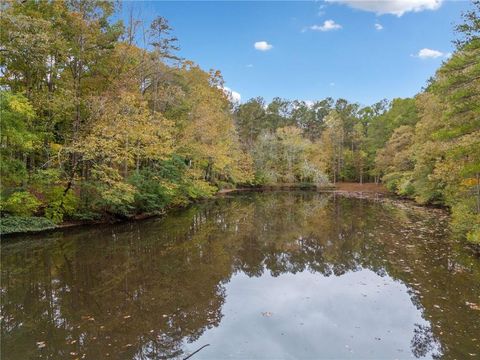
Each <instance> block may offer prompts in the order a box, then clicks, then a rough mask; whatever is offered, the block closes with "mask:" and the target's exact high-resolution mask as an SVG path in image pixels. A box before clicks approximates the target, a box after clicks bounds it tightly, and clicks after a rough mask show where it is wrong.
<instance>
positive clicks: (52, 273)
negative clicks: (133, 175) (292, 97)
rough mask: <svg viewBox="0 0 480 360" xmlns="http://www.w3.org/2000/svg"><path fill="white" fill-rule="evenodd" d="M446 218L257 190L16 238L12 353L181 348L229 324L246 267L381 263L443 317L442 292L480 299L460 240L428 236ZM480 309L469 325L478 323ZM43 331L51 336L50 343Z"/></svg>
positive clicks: (420, 336) (8, 325)
mask: <svg viewBox="0 0 480 360" xmlns="http://www.w3.org/2000/svg"><path fill="white" fill-rule="evenodd" d="M435 220H436V219H435V218H434V217H433V218H430V217H428V216H427V215H426V214H418V213H416V212H408V211H406V210H398V209H396V208H390V207H388V206H387V205H382V204H379V203H372V202H369V201H367V200H359V199H346V198H343V197H333V196H332V195H321V194H315V193H308V192H303V193H276V194H244V195H241V196H238V197H235V198H233V199H230V198H225V199H219V200H217V201H215V202H210V203H205V204H199V205H197V206H193V207H191V208H189V209H188V210H183V211H181V212H178V213H175V214H172V215H171V216H168V217H167V218H165V219H161V220H149V221H145V222H138V223H128V224H122V225H115V226H104V227H97V228H91V229H84V230H80V231H78V230H77V231H74V232H67V233H65V234H64V235H61V234H59V233H56V234H53V235H50V236H48V238H47V239H46V240H44V241H41V242H38V238H36V240H34V241H31V242H28V243H27V242H23V243H16V244H9V245H8V246H6V247H5V248H4V249H3V251H2V294H1V297H2V315H3V319H2V340H1V341H2V354H1V355H2V358H4V359H8V357H7V354H15V355H14V356H15V357H16V358H22V359H23V358H25V359H28V358H37V357H38V355H39V354H42V355H43V357H49V358H64V357H67V356H70V355H69V354H70V353H76V354H79V357H81V356H82V355H83V354H86V357H87V358H91V359H98V358H105V357H106V356H107V355H106V354H109V355H108V356H109V357H110V358H112V359H131V358H138V359H152V358H172V357H180V356H181V355H182V353H183V351H182V347H183V344H184V342H186V341H187V342H188V341H195V340H196V339H198V338H199V337H200V336H201V335H202V333H203V332H204V331H205V329H208V328H211V327H215V326H218V324H219V323H220V321H221V318H222V313H221V308H222V305H223V303H224V301H225V290H224V287H223V284H225V283H226V282H228V281H229V279H230V277H231V276H232V274H234V273H236V272H244V273H246V274H247V275H249V276H257V277H258V276H261V275H262V274H263V273H264V272H265V271H268V272H270V274H272V275H273V276H278V275H280V274H283V273H297V272H300V271H305V270H306V271H312V272H318V273H321V274H323V275H324V276H334V275H335V276H340V275H342V274H345V273H347V272H349V271H357V270H360V269H362V268H368V269H371V270H373V271H375V272H376V273H377V274H379V275H380V276H384V275H385V274H387V273H388V274H389V275H390V276H392V277H394V278H396V279H400V280H401V281H403V282H405V283H406V284H411V285H410V291H411V294H412V301H413V302H414V303H415V304H416V306H417V307H418V308H419V309H423V308H425V313H426V315H428V317H430V318H432V319H434V318H435V317H438V316H439V315H440V314H439V313H438V312H436V311H435V309H436V308H435V307H434V306H433V304H434V303H435V302H437V301H438V298H439V297H447V296H448V294H458V290H455V289H458V288H462V289H467V290H466V291H467V292H468V291H470V293H465V294H463V296H465V298H471V297H472V296H474V294H475V291H478V290H480V289H479V288H478V286H477V287H475V286H472V284H474V283H475V282H474V281H473V280H472V279H473V278H472V277H476V278H477V279H478V275H479V274H480V269H479V268H473V269H472V271H471V274H472V275H471V276H470V277H468V276H466V275H465V274H463V275H462V276H457V274H456V273H454V272H452V271H447V270H445V269H447V268H448V267H446V266H445V267H443V266H444V265H445V264H443V263H442V262H448V261H452V257H453V255H450V254H452V251H451V249H449V247H448V246H449V245H446V244H447V243H443V242H438V241H437V243H436V244H435V249H437V251H438V254H437V255H438V256H437V255H435V254H432V251H431V249H432V246H431V245H429V244H428V242H427V241H425V240H424V238H422V236H423V235H425V232H427V233H428V235H429V236H430V237H431V236H435V239H437V240H438V239H439V238H440V235H438V234H436V233H435V232H433V233H432V232H431V231H434V230H435V228H434V226H433V225H432V224H434V221H435ZM421 229H425V230H421ZM440 255H441V256H440ZM446 258H447V260H445V259H446ZM467 284H468V286H467ZM440 291H441V292H443V293H440ZM455 291H456V292H455ZM451 298H456V299H458V296H456V297H454V296H452V297H451ZM459 301H465V300H464V299H463V298H461V299H459ZM442 306H443V307H444V308H445V310H449V311H448V312H447V311H445V312H444V313H442V314H441V316H442V317H443V318H442V322H441V324H442V326H444V327H446V326H451V327H452V328H455V327H456V328H457V329H458V327H459V325H458V324H455V320H456V317H457V314H458V311H461V310H458V309H459V306H458V304H453V303H452V304H451V305H450V307H449V305H448V304H442ZM446 314H449V316H448V317H447V318H446V317H445V316H446ZM475 319H478V316H477V317H476V318H475V314H474V316H473V317H472V318H471V319H462V321H463V323H462V325H463V326H465V325H466V324H468V326H469V328H470V329H475V328H476V327H475V326H477V328H478V324H477V325H475ZM432 321H435V320H432ZM433 329H434V331H436V329H437V328H436V327H434V328H433ZM427 335H428V336H427ZM437 337H438V336H435V335H434V333H433V332H432V331H431V330H428V331H426V330H425V329H422V328H416V331H415V333H414V338H413V340H412V351H413V353H414V354H415V355H416V356H417V354H423V353H425V354H428V353H429V352H432V351H433V350H438V352H440V350H439V345H438V343H435V338H437ZM36 341H45V342H46V344H47V346H46V347H45V348H44V349H38V348H37V346H36ZM461 341H463V343H462V344H464V345H465V346H464V348H465V347H466V346H468V344H467V343H465V338H463V340H462V336H461V331H460V332H458V333H455V332H445V333H444V334H443V335H442V350H445V351H454V349H455V346H454V345H455V344H456V343H457V342H461ZM432 344H433V345H432ZM450 345H452V346H450ZM432 346H433V347H432ZM472 352H473V351H472ZM452 354H454V355H455V354H456V356H457V357H461V356H459V355H458V353H454V352H452ZM422 356H423V355H422Z"/></svg>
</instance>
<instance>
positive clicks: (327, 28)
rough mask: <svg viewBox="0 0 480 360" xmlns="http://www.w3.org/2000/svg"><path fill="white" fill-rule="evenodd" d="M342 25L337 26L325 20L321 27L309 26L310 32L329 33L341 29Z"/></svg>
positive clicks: (333, 22) (331, 21)
mask: <svg viewBox="0 0 480 360" xmlns="http://www.w3.org/2000/svg"><path fill="white" fill-rule="evenodd" d="M341 28H342V25H340V24H337V23H336V22H335V21H333V20H325V21H324V22H323V25H312V26H310V30H315V31H331V30H338V29H341Z"/></svg>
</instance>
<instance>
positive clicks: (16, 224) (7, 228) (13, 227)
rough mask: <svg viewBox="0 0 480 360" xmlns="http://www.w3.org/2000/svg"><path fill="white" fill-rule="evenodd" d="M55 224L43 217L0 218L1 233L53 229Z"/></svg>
mask: <svg viewBox="0 0 480 360" xmlns="http://www.w3.org/2000/svg"><path fill="white" fill-rule="evenodd" d="M55 227H56V226H55V224H54V223H53V222H52V221H50V220H49V219H46V218H43V217H25V216H24V217H22V216H6V217H2V218H1V219H0V233H1V234H2V235H6V234H13V233H21V232H34V231H41V230H49V229H55Z"/></svg>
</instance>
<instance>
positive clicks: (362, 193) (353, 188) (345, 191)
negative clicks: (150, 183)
mask: <svg viewBox="0 0 480 360" xmlns="http://www.w3.org/2000/svg"><path fill="white" fill-rule="evenodd" d="M275 191H314V192H319V193H331V194H338V195H340V196H346V197H353V198H358V199H370V200H376V201H378V200H386V199H390V200H392V201H395V202H396V203H399V202H400V203H403V204H405V202H407V203H409V205H410V206H415V207H418V208H431V209H439V208H438V207H432V206H428V205H419V204H416V203H415V202H414V201H413V200H411V199H403V198H399V197H398V196H396V195H395V194H394V193H391V192H389V191H388V190H387V189H386V188H385V187H384V186H383V185H381V184H374V183H365V184H359V183H337V184H335V185H332V186H316V185H311V184H278V185H264V186H257V187H241V188H236V189H222V190H219V191H218V192H217V193H216V194H215V195H213V196H212V197H211V198H207V199H201V200H198V201H195V202H191V203H189V204H187V205H184V206H173V207H170V208H166V209H165V210H164V211H162V212H161V213H150V214H149V213H143V214H137V215H133V216H131V217H126V218H110V219H101V220H92V221H78V222H75V221H65V222H63V223H61V224H58V225H56V226H55V227H54V228H46V229H39V230H32V231H18V232H11V233H8V234H1V241H4V240H10V239H14V238H17V237H19V236H28V235H36V234H44V233H49V232H56V231H61V230H70V229H74V228H78V227H86V226H97V225H109V224H119V223H126V222H130V221H139V220H146V219H151V218H161V217H163V216H165V215H167V214H168V213H170V212H172V211H175V210H179V209H182V208H186V207H188V206H189V205H192V204H195V203H198V202H202V201H208V200H211V199H215V198H218V197H223V196H226V195H229V194H235V193H242V192H275ZM440 209H442V210H443V211H447V210H446V209H445V208H440Z"/></svg>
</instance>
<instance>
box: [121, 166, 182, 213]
mask: <svg viewBox="0 0 480 360" xmlns="http://www.w3.org/2000/svg"><path fill="white" fill-rule="evenodd" d="M129 182H130V184H131V185H133V186H134V187H135V188H136V191H135V197H134V206H135V209H136V210H137V211H139V212H156V211H159V210H161V209H163V208H164V207H165V206H167V205H168V204H169V203H170V202H171V201H172V199H173V198H174V197H175V195H176V194H177V190H176V189H177V186H176V185H174V184H171V183H168V182H166V181H164V180H163V179H161V178H160V177H159V176H156V175H155V174H154V173H153V172H152V171H149V170H142V171H140V172H139V173H137V174H134V175H132V176H131V177H130V179H129Z"/></svg>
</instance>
